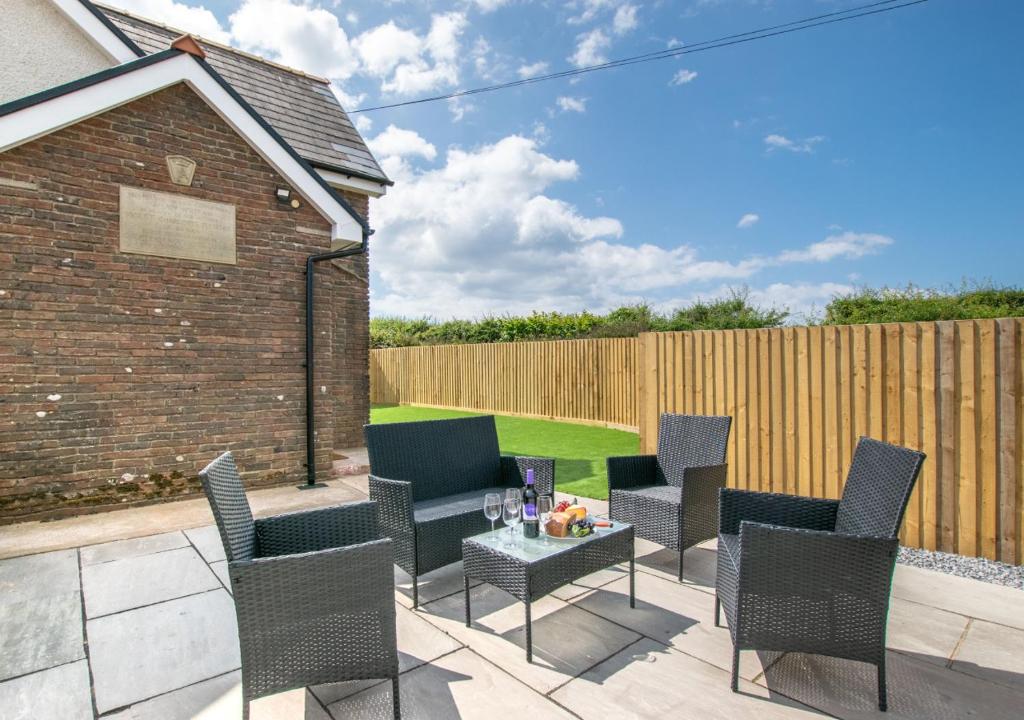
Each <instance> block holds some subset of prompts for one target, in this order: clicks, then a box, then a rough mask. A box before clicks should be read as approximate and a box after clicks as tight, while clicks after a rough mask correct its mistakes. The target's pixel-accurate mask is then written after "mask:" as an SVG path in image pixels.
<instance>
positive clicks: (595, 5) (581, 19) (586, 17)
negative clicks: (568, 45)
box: [568, 0, 619, 25]
mask: <svg viewBox="0 0 1024 720" xmlns="http://www.w3.org/2000/svg"><path fill="white" fill-rule="evenodd" d="M618 1H619V0H583V1H582V2H581V3H571V4H569V6H570V7H581V6H582V12H580V14H579V15H573V16H571V17H570V18H569V20H568V22H569V24H570V25H583V24H585V23H588V22H590V21H591V20H593V19H594V18H596V17H597V16H598V15H600V14H601V13H602V12H604V11H605V10H609V9H611V8H613V7H615V6H616V4H617V3H618Z"/></svg>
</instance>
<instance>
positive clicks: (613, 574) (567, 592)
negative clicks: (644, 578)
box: [551, 564, 629, 600]
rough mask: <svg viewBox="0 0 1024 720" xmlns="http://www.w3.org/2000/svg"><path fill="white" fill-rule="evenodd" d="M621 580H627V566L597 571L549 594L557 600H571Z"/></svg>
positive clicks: (616, 566) (615, 566)
mask: <svg viewBox="0 0 1024 720" xmlns="http://www.w3.org/2000/svg"><path fill="white" fill-rule="evenodd" d="M622 578H627V579H628V578H629V565H628V564H622V565H614V566H612V567H609V568H605V569H604V570H598V571H597V572H596V573H592V574H590V575H587V576H586V577H581V578H580V579H579V580H576V581H574V582H571V583H569V584H568V585H563V586H562V587H560V588H556V589H555V591H554V592H552V593H551V594H552V595H553V596H554V597H556V598H558V599H559V600H571V599H572V598H575V597H579V596H580V595H584V594H586V593H588V592H590V591H591V590H594V589H596V588H599V587H604V586H605V585H607V584H609V583H613V582H615V581H616V580H621V579H622Z"/></svg>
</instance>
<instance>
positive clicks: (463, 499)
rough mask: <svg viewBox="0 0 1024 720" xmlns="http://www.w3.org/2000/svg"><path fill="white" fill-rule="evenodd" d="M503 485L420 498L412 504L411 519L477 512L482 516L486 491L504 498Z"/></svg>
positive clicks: (439, 517) (426, 521) (438, 517)
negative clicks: (428, 498)
mask: <svg viewBox="0 0 1024 720" xmlns="http://www.w3.org/2000/svg"><path fill="white" fill-rule="evenodd" d="M506 489H507V488H504V487H489V488H483V489H482V490H470V491H469V492H463V493H459V494H457V495H446V496H444V497H439V498H433V499H431V500H422V501H420V502H418V503H415V504H414V505H413V509H412V514H413V520H414V521H415V522H416V523H417V524H419V523H428V522H434V521H435V520H443V519H445V518H451V517H457V516H460V515H467V514H469V513H479V515H480V517H481V518H482V517H484V496H485V495H487V493H492V492H493V493H498V494H499V495H501V498H502V500H504V499H505V490H506Z"/></svg>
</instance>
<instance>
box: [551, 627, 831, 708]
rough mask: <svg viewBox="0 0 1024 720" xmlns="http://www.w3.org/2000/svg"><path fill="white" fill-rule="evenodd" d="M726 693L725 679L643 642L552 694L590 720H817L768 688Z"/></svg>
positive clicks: (710, 667) (683, 656)
mask: <svg viewBox="0 0 1024 720" xmlns="http://www.w3.org/2000/svg"><path fill="white" fill-rule="evenodd" d="M740 690H741V692H740V693H732V692H730V691H729V673H728V672H726V671H725V670H722V669H720V668H717V667H714V666H713V665H709V664H708V663H706V662H703V661H701V660H698V659H697V658H694V657H691V656H689V655H686V654H684V653H681V652H679V651H678V650H674V649H672V648H669V647H666V646H665V645H662V644H660V643H657V642H655V641H654V640H650V639H647V638H644V639H642V640H640V641H638V642H636V643H634V644H632V645H630V646H629V647H627V648H625V649H623V650H622V651H621V652H619V653H616V654H615V655H614V656H612V657H611V658H609V659H608V660H606V661H605V662H603V663H601V664H600V665H597V666H596V667H594V668H591V669H590V670H588V671H587V672H585V673H583V675H581V676H580V677H579V678H577V679H575V680H573V681H572V682H570V683H568V684H567V685H565V686H564V687H562V688H559V689H558V690H557V691H555V692H554V693H553V694H552V696H551V697H552V698H553V699H554V700H556V701H557V702H558V703H559V704H560V705H563V706H564V707H566V708H568V709H570V710H572V711H573V712H574V713H576V714H577V715H579V716H580V717H582V718H584V719H585V720H589V719H590V718H593V719H594V720H608V718H647V719H651V718H695V719H696V718H700V720H719V719H720V720H734V719H735V718H753V717H756V718H758V720H781V719H785V718H820V717H821V715H820V714H819V713H817V712H816V711H814V710H812V709H810V708H807V707H804V706H801V705H800V704H798V703H795V702H793V701H792V700H789V699H788V698H782V697H773V696H772V695H771V694H770V693H769V691H768V690H767V689H766V688H763V687H760V686H757V685H754V684H752V683H749V682H747V681H745V680H740Z"/></svg>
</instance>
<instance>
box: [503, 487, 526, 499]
mask: <svg viewBox="0 0 1024 720" xmlns="http://www.w3.org/2000/svg"><path fill="white" fill-rule="evenodd" d="M505 499H506V500H519V501H522V499H523V491H522V490H520V489H519V488H506V489H505Z"/></svg>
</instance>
